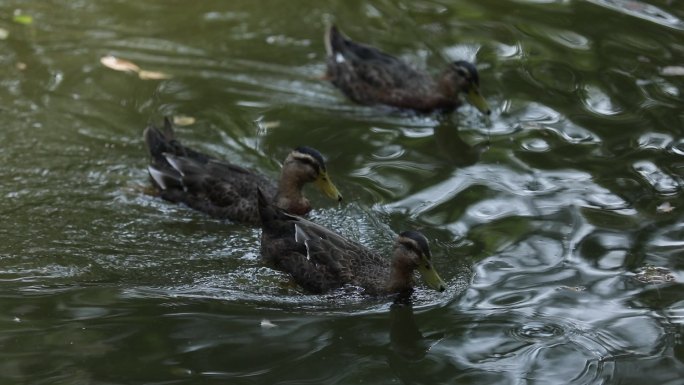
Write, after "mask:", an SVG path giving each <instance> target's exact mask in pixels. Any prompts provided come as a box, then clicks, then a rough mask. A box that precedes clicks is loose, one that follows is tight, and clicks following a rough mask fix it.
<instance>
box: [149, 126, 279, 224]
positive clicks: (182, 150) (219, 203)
mask: <svg viewBox="0 0 684 385" xmlns="http://www.w3.org/2000/svg"><path fill="white" fill-rule="evenodd" d="M145 142H146V144H147V147H148V151H149V152H150V156H151V158H152V161H151V164H150V165H149V166H148V171H149V173H150V177H151V179H152V183H153V185H154V186H155V188H157V190H158V191H159V195H160V196H161V197H162V198H163V199H166V200H168V201H171V202H175V203H184V204H186V205H188V206H190V207H191V208H193V209H195V210H198V211H202V212H204V213H206V214H209V215H210V216H212V217H214V218H219V219H230V220H233V221H237V222H244V223H251V224H258V223H259V215H258V211H257V198H256V190H257V187H258V188H260V189H262V191H263V192H264V194H266V195H267V196H268V197H269V199H271V200H272V199H273V198H274V197H275V194H276V190H277V187H276V185H275V183H274V182H273V181H271V180H270V179H268V178H266V177H265V176H263V175H261V174H259V173H256V172H254V171H251V170H248V169H246V168H243V167H240V166H237V165H234V164H231V163H228V162H224V161H220V160H217V159H213V158H211V157H209V156H208V155H205V154H202V153H200V152H198V151H195V150H192V149H190V148H188V147H185V146H183V145H182V144H181V143H180V142H178V141H177V140H176V139H175V136H174V133H173V130H172V128H171V126H170V123H168V120H166V121H165V126H164V128H156V127H154V126H150V127H148V128H147V129H146V130H145Z"/></svg>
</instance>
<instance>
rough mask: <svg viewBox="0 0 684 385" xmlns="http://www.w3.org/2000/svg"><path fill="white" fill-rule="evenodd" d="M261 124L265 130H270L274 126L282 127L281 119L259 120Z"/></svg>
mask: <svg viewBox="0 0 684 385" xmlns="http://www.w3.org/2000/svg"><path fill="white" fill-rule="evenodd" d="M259 126H261V128H262V129H264V130H270V129H272V128H278V127H280V121H278V120H272V121H262V122H259Z"/></svg>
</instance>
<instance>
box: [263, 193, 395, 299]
mask: <svg viewBox="0 0 684 385" xmlns="http://www.w3.org/2000/svg"><path fill="white" fill-rule="evenodd" d="M259 207H260V212H261V219H262V228H263V232H262V244H261V250H262V255H263V257H264V258H265V259H266V260H267V261H268V262H270V263H271V264H272V265H274V266H275V267H276V268H277V269H279V270H282V271H285V272H287V273H289V274H290V275H291V276H292V278H293V279H294V280H295V282H297V284H299V285H300V286H302V287H303V288H304V289H306V290H307V291H310V292H314V293H323V292H326V291H328V290H330V289H333V288H337V287H341V286H343V285H345V284H352V285H358V286H361V287H363V288H364V289H366V290H367V291H370V292H379V291H381V290H382V288H383V287H384V285H385V283H386V279H387V277H389V275H388V274H389V263H388V261H387V260H385V259H384V258H382V257H380V256H379V255H377V254H375V253H373V252H372V251H370V250H368V249H367V248H365V247H364V246H363V245H361V244H359V243H357V242H355V241H352V240H350V239H348V238H345V237H343V236H342V235H340V234H338V233H336V232H334V231H332V230H330V229H328V228H325V227H323V226H321V225H318V224H316V223H314V222H311V221H309V220H307V219H304V218H301V217H298V216H295V215H290V214H287V213H285V212H283V211H282V210H280V209H278V208H276V207H274V206H273V205H270V204H267V203H266V201H265V200H260V204H259ZM371 274H372V275H371Z"/></svg>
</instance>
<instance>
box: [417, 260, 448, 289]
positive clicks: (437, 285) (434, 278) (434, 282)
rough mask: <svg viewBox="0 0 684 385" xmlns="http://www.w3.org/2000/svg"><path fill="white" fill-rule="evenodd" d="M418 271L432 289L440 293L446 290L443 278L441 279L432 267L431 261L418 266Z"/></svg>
mask: <svg viewBox="0 0 684 385" xmlns="http://www.w3.org/2000/svg"><path fill="white" fill-rule="evenodd" d="M418 271H419V272H420V275H421V276H422V277H423V281H425V283H426V284H427V285H428V286H429V287H430V288H431V289H434V290H437V291H440V292H441V291H444V290H446V284H445V283H444V281H442V278H440V276H439V274H437V272H436V271H435V269H434V268H433V267H432V264H431V263H430V261H426V262H425V263H421V264H420V265H419V266H418Z"/></svg>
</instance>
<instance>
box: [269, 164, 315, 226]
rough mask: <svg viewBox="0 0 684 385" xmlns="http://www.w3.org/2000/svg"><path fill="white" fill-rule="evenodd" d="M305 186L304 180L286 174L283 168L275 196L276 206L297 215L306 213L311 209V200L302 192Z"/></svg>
mask: <svg viewBox="0 0 684 385" xmlns="http://www.w3.org/2000/svg"><path fill="white" fill-rule="evenodd" d="M303 187H304V182H303V181H301V180H299V179H298V178H292V177H291V175H286V174H285V170H283V172H282V173H281V175H280V181H279V182H278V192H277V193H276V197H275V204H276V206H278V207H279V208H281V209H283V210H285V211H287V212H288V213H290V214H295V215H304V214H306V213H308V212H309V211H311V205H310V204H309V200H308V199H306V198H305V197H304V195H303V194H302V188H303Z"/></svg>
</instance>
